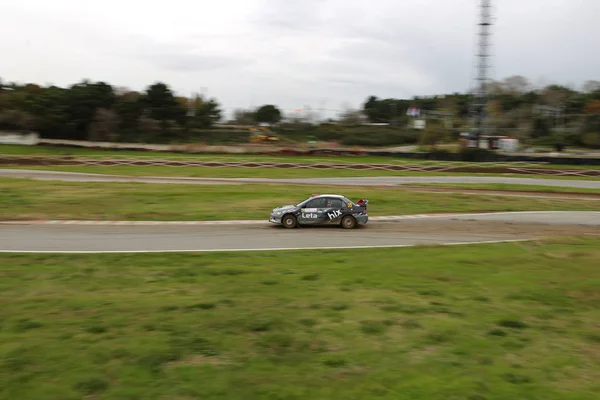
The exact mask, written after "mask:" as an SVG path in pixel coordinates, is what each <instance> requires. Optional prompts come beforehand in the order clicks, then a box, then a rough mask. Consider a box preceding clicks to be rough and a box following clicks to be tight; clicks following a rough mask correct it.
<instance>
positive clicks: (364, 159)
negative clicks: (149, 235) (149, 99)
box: [0, 145, 600, 169]
mask: <svg viewBox="0 0 600 400" xmlns="http://www.w3.org/2000/svg"><path fill="white" fill-rule="evenodd" d="M2 154H3V155H31V156H35V155H38V156H39V155H74V156H90V157H119V158H126V157H153V158H169V159H195V160H202V161H231V162H234V161H262V162H288V163H303V164H315V163H336V164H347V163H370V164H398V165H403V164H409V165H449V164H451V163H449V162H444V161H427V160H412V159H407V158H395V157H387V156H267V155H248V154H185V153H165V152H152V151H130V150H103V149H86V148H76V147H75V148H69V147H56V146H18V145H0V155H2ZM460 164H464V165H467V164H468V165H473V166H477V167H484V166H486V163H460ZM487 164H492V163H487ZM519 164H520V165H521V166H522V165H523V163H514V164H513V165H514V166H519ZM533 165H534V164H529V167H531V166H533ZM535 165H536V168H550V169H600V166H594V165H592V166H580V165H547V164H535Z"/></svg>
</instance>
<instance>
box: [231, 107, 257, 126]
mask: <svg viewBox="0 0 600 400" xmlns="http://www.w3.org/2000/svg"><path fill="white" fill-rule="evenodd" d="M254 114H255V112H254V111H252V110H244V109H241V108H238V109H236V110H234V111H233V123H234V124H237V125H252V123H253V122H254V121H256V118H255V117H254Z"/></svg>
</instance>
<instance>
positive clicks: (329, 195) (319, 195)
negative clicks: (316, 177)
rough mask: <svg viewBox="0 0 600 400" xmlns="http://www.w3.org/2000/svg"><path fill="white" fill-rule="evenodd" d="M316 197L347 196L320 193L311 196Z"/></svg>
mask: <svg viewBox="0 0 600 400" xmlns="http://www.w3.org/2000/svg"><path fill="white" fill-rule="evenodd" d="M315 197H338V198H345V197H346V196H342V195H341V194H318V195H316V196H313V197H311V198H313V199H314V198H315Z"/></svg>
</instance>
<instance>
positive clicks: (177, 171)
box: [1, 165, 600, 181]
mask: <svg viewBox="0 0 600 400" xmlns="http://www.w3.org/2000/svg"><path fill="white" fill-rule="evenodd" d="M1 168H16V169H29V170H45V171H65V172H80V173H92V174H108V175H127V176H161V177H194V178H269V179H291V178H352V177H368V176H500V177H519V178H537V179H564V180H569V179H577V180H595V181H597V180H600V177H579V176H552V175H522V174H488V173H479V172H478V173H453V172H404V171H366V170H362V171H351V170H341V169H336V170H332V169H328V170H325V169H290V168H268V167H267V168H242V167H159V166H122V165H119V166H15V167H11V166H1Z"/></svg>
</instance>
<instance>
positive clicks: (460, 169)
mask: <svg viewBox="0 0 600 400" xmlns="http://www.w3.org/2000/svg"><path fill="white" fill-rule="evenodd" d="M0 165H7V166H40V165H45V166H73V165H94V166H115V165H130V166H165V167H166V166H173V167H174V166H179V167H181V166H189V167H213V168H215V167H238V168H257V167H262V168H308V169H345V170H356V171H360V170H363V171H364V170H369V171H377V170H381V171H418V172H456V173H485V174H517V175H566V174H570V175H573V176H586V177H590V176H591V177H596V176H600V170H593V169H590V170H583V169H582V170H577V169H560V168H557V169H546V168H522V167H519V168H517V167H483V166H452V165H450V166H449V165H430V166H425V165H397V164H358V163H357V164H333V163H318V164H297V163H281V162H218V161H194V160H168V159H150V160H149V159H144V160H141V159H134V158H132V159H124V158H119V159H112V160H111V159H85V158H82V157H73V156H62V157H57V156H36V157H32V156H23V157H20V156H10V157H7V156H4V157H0Z"/></svg>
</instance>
